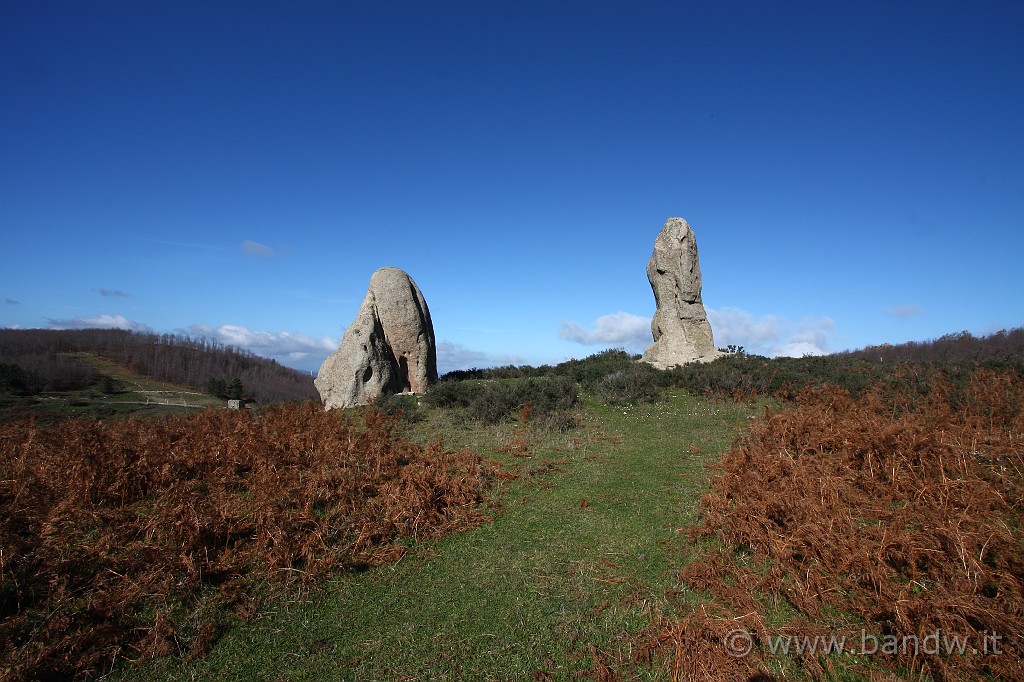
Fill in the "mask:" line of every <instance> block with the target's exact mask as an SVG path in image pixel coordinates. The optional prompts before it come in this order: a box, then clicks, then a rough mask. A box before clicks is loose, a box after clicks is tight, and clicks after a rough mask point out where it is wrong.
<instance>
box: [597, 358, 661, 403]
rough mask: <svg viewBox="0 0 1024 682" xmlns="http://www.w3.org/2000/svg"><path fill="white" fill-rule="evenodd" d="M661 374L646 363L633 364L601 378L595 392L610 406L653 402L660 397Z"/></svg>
mask: <svg viewBox="0 0 1024 682" xmlns="http://www.w3.org/2000/svg"><path fill="white" fill-rule="evenodd" d="M663 374H664V373H663V372H659V371H658V370H656V369H654V368H653V367H651V366H650V365H648V364H646V363H634V364H632V365H630V366H629V367H628V368H626V369H622V370H618V371H616V372H612V373H611V374H609V375H607V376H605V377H604V378H602V379H601V380H600V381H599V382H598V384H597V387H596V392H597V394H598V395H600V396H601V397H602V398H604V399H605V400H607V401H608V402H609V403H612V404H621V403H639V402H654V401H656V400H658V398H659V397H661V392H660V391H659V390H658V386H659V384H660V383H662V381H663Z"/></svg>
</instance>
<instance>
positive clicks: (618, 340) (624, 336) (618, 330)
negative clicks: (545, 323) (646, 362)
mask: <svg viewBox="0 0 1024 682" xmlns="http://www.w3.org/2000/svg"><path fill="white" fill-rule="evenodd" d="M558 337H559V338H561V339H566V340H567V341H575V342H576V343H582V344H583V345H585V346H598V345H605V346H625V347H646V346H649V345H650V344H651V343H653V342H654V338H653V337H652V336H651V318H649V317H642V316H640V315H634V314H632V313H626V312H621V311H620V312H617V313H611V314H609V315H602V316H601V317H599V318H597V319H596V320H594V325H593V328H592V329H587V328H585V327H583V326H581V325H579V324H577V323H575V322H562V328H561V329H560V330H559V332H558Z"/></svg>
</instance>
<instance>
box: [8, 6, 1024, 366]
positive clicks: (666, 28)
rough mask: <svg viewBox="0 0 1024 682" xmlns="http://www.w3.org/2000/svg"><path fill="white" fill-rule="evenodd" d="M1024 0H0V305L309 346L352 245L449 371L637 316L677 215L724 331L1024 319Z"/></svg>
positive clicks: (585, 349) (348, 274)
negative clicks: (651, 265)
mask: <svg viewBox="0 0 1024 682" xmlns="http://www.w3.org/2000/svg"><path fill="white" fill-rule="evenodd" d="M1022 30H1024V3H1021V2H1017V1H1012V2H1011V1H1006V2H941V1H939V2H891V1H885V2H881V1H879V2H872V1H870V0H868V1H864V0H861V1H858V2H848V3H844V2H810V1H807V2H728V3H723V2H639V3H637V2H630V3H627V2H600V1H589V2H568V1H566V2H514V3H513V2H508V3H503V2H438V3H423V2H389V1H386V0H385V1H383V2H374V3H370V2H360V3H354V2H353V3H346V2H295V3H277V2H266V3H263V2H245V3H241V2H237V3H236V2H227V1H223V2H191V1H174V2H171V1H169V0H168V1H166V2H160V1H152V2H137V1H135V0H132V1H131V2H103V1H94V2H59V3H55V2H47V1H45V0H42V1H33V2H6V3H3V5H2V7H0V60H2V61H0V64H2V66H0V230H2V232H0V234H2V235H3V237H2V239H3V248H2V249H0V272H2V279H0V298H3V299H4V304H3V305H2V306H0V326H10V327H14V326H17V327H62V326H64V327H66V326H127V327H130V328H137V329H149V330H153V331H156V332H176V333H189V334H194V335H197V334H206V335H210V336H214V337H216V338H219V339H221V340H222V341H225V342H227V343H233V344H236V345H240V346H243V347H246V348H249V349H251V350H253V351H254V352H257V353H259V354H262V355H268V356H271V357H275V358H277V359H278V360H280V361H281V362H283V363H284V364H287V365H290V366H294V367H298V368H300V369H313V368H316V367H318V366H319V364H320V362H322V360H323V359H324V358H325V357H326V355H327V354H328V353H329V352H331V351H332V350H333V349H334V348H335V347H336V346H337V344H338V342H339V340H340V337H341V334H342V332H343V331H344V329H345V327H346V326H347V325H348V324H349V323H350V322H351V321H352V319H353V318H354V317H355V314H356V310H357V309H358V306H359V303H360V301H361V300H362V297H363V295H364V294H365V291H366V286H367V284H368V281H369V277H370V275H371V274H372V272H373V271H374V270H375V269H377V268H378V267H382V266H387V265H391V266H397V267H401V268H403V269H405V270H406V271H407V272H409V273H410V275H412V277H413V279H415V280H416V282H417V283H418V284H419V286H420V288H421V290H422V291H423V293H424V295H425V297H426V299H427V303H428V305H429V307H430V310H431V313H432V316H433V321H434V328H435V331H436V335H437V340H438V344H439V348H440V365H441V367H440V369H441V371H442V372H444V371H446V370H449V369H453V368H456V367H466V366H485V365H492V364H504V363H508V362H513V363H516V364H519V363H531V364H539V363H543V362H558V361H561V360H563V359H565V358H567V357H582V356H585V355H589V354H591V353H593V352H596V351H598V350H601V349H602V348H605V347H614V346H618V347H625V348H627V349H629V350H631V351H634V352H640V351H642V350H643V348H644V347H645V346H646V345H647V344H649V343H650V329H649V320H650V317H651V315H652V314H653V312H654V298H653V295H652V294H651V290H650V286H649V284H648V282H647V279H646V274H645V268H646V264H647V260H648V258H649V257H650V253H651V249H652V247H653V243H654V239H655V237H656V236H657V233H658V231H659V230H660V228H661V225H662V223H663V222H664V221H665V219H666V218H668V217H671V216H681V217H684V218H686V219H687V220H688V221H689V222H690V224H691V225H692V226H693V228H694V230H695V232H696V235H697V242H698V245H699V247H700V259H701V266H702V269H703V275H704V303H705V305H706V307H707V308H708V312H709V316H710V319H711V321H712V325H713V329H714V333H715V340H716V342H717V344H718V345H719V346H722V345H725V344H727V343H735V344H740V345H744V346H746V347H747V348H748V350H754V351H756V352H760V353H763V354H766V355H779V354H796V355H800V354H803V353H808V352H810V353H817V352H831V351H836V350H842V349H846V348H856V347H862V346H865V345H869V344H877V343H884V342H890V343H898V342H902V341H907V340H924V339H929V338H935V337H937V336H940V335H942V334H945V333H948V332H955V331H960V330H969V331H971V332H973V333H976V334H985V333H988V332H991V331H995V330H998V329H1002V328H1008V327H1016V326H1022V325H1024V304H1022V303H1021V293H1022V292H1024V268H1022V267H1021V266H1020V260H1021V254H1022V253H1024V163H1022V161H1021V160H1022V158H1024V125H1022V122H1024V42H1022V41H1021V40H1020V34H1021V31H1022Z"/></svg>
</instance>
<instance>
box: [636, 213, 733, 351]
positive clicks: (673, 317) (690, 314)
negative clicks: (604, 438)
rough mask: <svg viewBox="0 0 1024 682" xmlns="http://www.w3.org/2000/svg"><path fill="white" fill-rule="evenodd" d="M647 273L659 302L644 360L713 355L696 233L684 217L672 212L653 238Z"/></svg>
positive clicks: (713, 344)
mask: <svg viewBox="0 0 1024 682" xmlns="http://www.w3.org/2000/svg"><path fill="white" fill-rule="evenodd" d="M647 279H649V280H650V281H651V289H653V290H654V301H655V303H656V304H657V306H658V309H657V311H656V312H655V313H654V319H653V320H652V321H651V333H652V334H653V335H654V345H652V346H651V347H650V348H648V349H647V351H646V352H645V353H644V355H643V358H642V360H643V361H644V362H647V363H650V364H651V365H654V366H655V367H657V368H659V369H666V368H668V367H674V366H676V365H683V364H686V363H687V362H706V361H708V360H714V359H715V358H716V357H718V355H719V353H718V351H717V350H715V339H714V336H712V334H711V323H710V322H708V316H707V313H706V312H704V304H703V303H702V302H701V298H700V289H701V279H700V262H699V261H698V259H697V239H696V237H694V235H693V229H691V228H690V225H689V223H687V222H686V221H685V220H683V219H682V218H669V219H668V220H666V221H665V225H664V227H662V228H661V233H659V234H658V238H657V239H655V240H654V253H653V254H651V260H650V261H648V263H647Z"/></svg>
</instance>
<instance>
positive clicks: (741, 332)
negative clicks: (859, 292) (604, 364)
mask: <svg viewBox="0 0 1024 682" xmlns="http://www.w3.org/2000/svg"><path fill="white" fill-rule="evenodd" d="M706 311H707V314H708V320H709V321H710V322H711V329H712V332H713V333H714V335H715V342H716V344H717V345H718V346H719V347H720V348H721V347H725V346H728V345H736V346H743V348H744V349H746V351H747V352H748V353H753V354H756V355H766V356H768V357H772V358H777V357H796V358H798V357H803V356H805V355H825V354H827V353H829V352H831V350H832V347H833V345H834V344H833V342H834V338H835V322H834V321H833V320H832V319H831V318H828V317H821V318H813V317H805V318H801V319H800V320H792V319H790V318H788V317H785V316H783V315H762V316H760V317H756V316H754V315H753V314H751V313H749V312H747V311H745V310H740V309H739V308H720V309H717V310H716V309H714V308H706ZM558 335H559V338H562V339H566V340H568V341H574V342H576V343H579V344H582V345H585V346H604V347H607V348H610V347H621V348H623V349H624V350H627V351H631V352H634V353H639V352H642V351H643V350H645V349H646V347H647V346H649V345H651V343H653V337H652V336H651V318H649V317H643V316H642V315H634V314H632V313H627V312H621V311H620V312H616V313H611V314H609V315H602V316H601V317H599V318H597V319H596V320H595V321H594V324H593V326H592V328H589V329H588V328H585V327H583V326H581V325H579V324H578V323H576V322H564V321H563V322H562V326H561V329H560V330H559V333H558Z"/></svg>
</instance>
